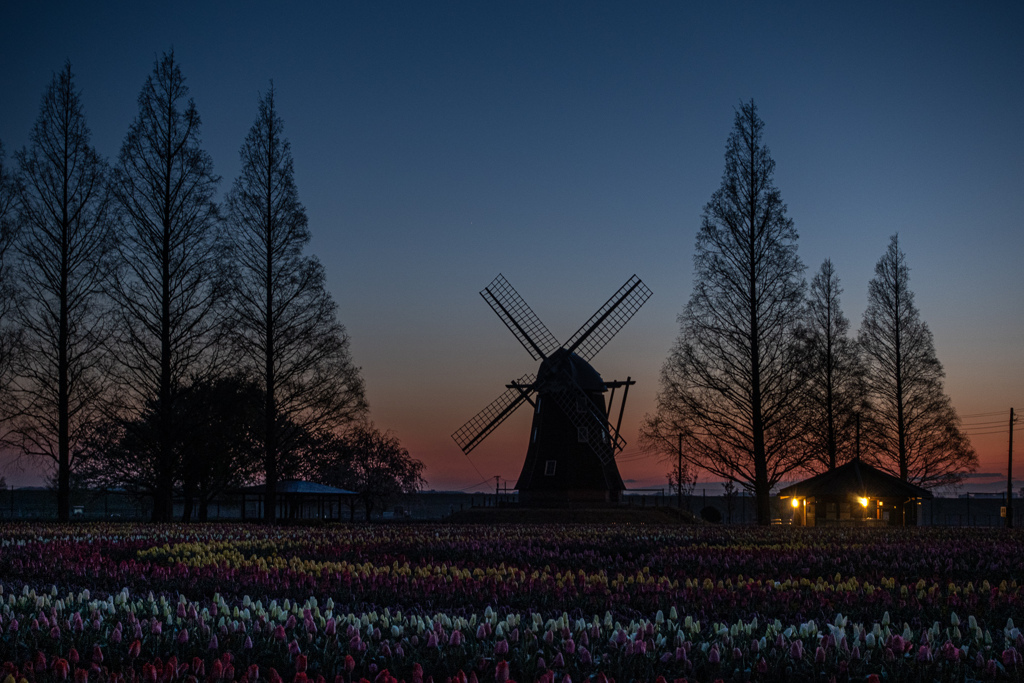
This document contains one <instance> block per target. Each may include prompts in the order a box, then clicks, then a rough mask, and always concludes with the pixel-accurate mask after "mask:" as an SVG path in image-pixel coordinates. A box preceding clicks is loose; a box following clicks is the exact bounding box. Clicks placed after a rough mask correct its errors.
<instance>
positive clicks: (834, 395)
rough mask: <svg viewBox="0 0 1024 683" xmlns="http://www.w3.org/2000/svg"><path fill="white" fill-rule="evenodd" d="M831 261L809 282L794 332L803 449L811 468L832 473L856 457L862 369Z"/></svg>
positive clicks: (861, 407)
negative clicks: (801, 381)
mask: <svg viewBox="0 0 1024 683" xmlns="http://www.w3.org/2000/svg"><path fill="white" fill-rule="evenodd" d="M842 292H843V289H842V287H840V286H839V277H838V276H837V275H836V272H835V268H834V267H833V265H832V261H831V260H829V259H826V260H825V262H824V263H822V264H821V268H820V269H819V270H818V272H817V274H816V275H815V276H814V279H813V280H812V281H811V287H810V295H809V297H808V301H807V310H806V316H805V319H804V322H803V324H802V325H801V326H800V328H799V330H798V334H799V337H800V341H801V344H802V351H803V355H802V358H801V363H800V367H801V369H802V371H803V372H804V373H805V374H806V378H807V385H806V403H805V405H806V409H807V412H806V424H807V442H806V443H807V449H808V452H809V453H810V455H811V456H812V458H813V459H812V461H811V463H810V465H811V467H812V468H814V469H816V470H819V471H820V470H822V469H829V470H831V469H835V468H836V466H838V465H841V464H843V463H845V462H847V461H848V460H850V459H852V458H853V457H854V456H855V454H856V433H857V420H858V419H859V415H860V414H861V413H862V412H863V410H864V405H863V402H864V388H863V377H864V369H863V364H862V363H861V360H860V354H859V351H858V349H857V343H856V342H855V341H854V340H853V339H851V338H850V336H849V330H850V321H849V320H848V319H847V318H846V316H845V315H844V314H843V310H842V308H841V307H840V305H839V296H840V294H842Z"/></svg>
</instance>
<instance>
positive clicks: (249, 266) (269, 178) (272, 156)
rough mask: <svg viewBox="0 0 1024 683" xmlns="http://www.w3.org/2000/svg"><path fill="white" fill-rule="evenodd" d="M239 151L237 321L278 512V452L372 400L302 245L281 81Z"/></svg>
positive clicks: (305, 236) (234, 202)
mask: <svg viewBox="0 0 1024 683" xmlns="http://www.w3.org/2000/svg"><path fill="white" fill-rule="evenodd" d="M241 160H242V170H241V174H240V175H239V177H238V179H236V180H235V183H234V186H233V187H232V189H231V192H230V194H229V195H228V198H227V211H228V220H229V223H230V226H231V228H232V230H231V239H232V247H233V248H232V255H233V258H234V263H235V266H236V269H237V271H236V272H237V276H236V277H235V278H233V281H234V287H233V294H234V301H233V307H232V308H233V313H234V315H235V319H234V320H233V322H232V325H231V329H232V330H233V335H232V337H233V340H234V342H235V343H236V345H237V348H238V349H239V350H240V352H241V357H242V358H243V361H244V362H245V363H246V364H247V365H248V367H249V368H250V369H251V370H252V372H253V373H255V376H257V377H258V378H259V383H260V385H261V388H262V390H263V395H264V401H265V404H264V411H263V412H264V418H263V434H262V437H263V438H262V444H261V447H262V450H263V461H264V474H265V478H266V487H267V488H266V505H265V506H264V514H265V519H266V521H267V522H274V521H275V517H276V513H277V505H276V491H277V482H278V479H279V476H280V471H279V470H280V460H281V458H282V457H283V456H284V455H285V454H286V453H287V451H288V450H289V448H291V447H293V446H294V440H295V437H297V436H298V435H299V434H305V433H310V432H312V433H315V432H320V431H324V430H327V431H331V430H336V429H338V428H341V427H343V426H344V425H346V424H347V423H348V422H350V421H352V420H354V419H355V418H356V417H358V416H359V415H360V414H361V413H363V412H364V411H365V409H366V402H365V399H364V396H363V383H362V380H361V379H360V377H359V370H358V368H356V367H355V366H354V365H353V363H352V359H351V355H350V353H349V343H348V337H347V335H346V334H345V328H344V327H342V325H340V324H339V323H338V321H337V319H336V318H335V305H334V302H333V301H332V300H331V297H330V294H328V293H327V290H326V288H325V286H324V270H323V266H321V265H320V262H319V261H317V259H316V258H315V257H312V256H305V255H303V253H302V250H303V248H304V247H305V246H306V244H307V243H308V242H309V230H308V227H307V220H306V211H305V209H304V208H303V206H302V204H300V203H299V199H298V192H297V190H296V187H295V180H294V171H293V162H292V155H291V148H290V145H289V143H288V140H287V139H286V138H285V137H284V122H283V121H282V119H281V117H280V116H279V115H278V113H277V109H276V107H275V102H274V89H273V86H271V89H270V91H269V92H268V93H267V94H266V95H265V96H264V97H263V98H262V99H261V100H260V102H259V115H258V116H257V117H256V121H255V123H253V125H252V128H251V129H250V130H249V134H248V136H247V137H246V139H245V143H244V144H243V145H242V150H241ZM295 428H297V429H295Z"/></svg>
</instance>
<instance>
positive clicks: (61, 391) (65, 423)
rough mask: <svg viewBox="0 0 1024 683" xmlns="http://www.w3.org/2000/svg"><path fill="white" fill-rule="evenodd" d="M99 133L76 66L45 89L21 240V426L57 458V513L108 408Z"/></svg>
mask: <svg viewBox="0 0 1024 683" xmlns="http://www.w3.org/2000/svg"><path fill="white" fill-rule="evenodd" d="M89 138H90V132H89V128H88V126H87V125H86V122H85V114H84V112H83V109H82V102H81V97H80V95H79V92H78V91H77V90H76V89H75V84H74V75H73V74H72V72H71V65H70V64H69V63H66V64H65V65H64V68H63V70H61V72H60V73H59V74H55V75H54V77H53V80H52V81H51V82H50V85H49V87H48V88H47V90H46V93H45V95H44V96H43V101H42V105H41V107H40V112H39V118H38V119H36V123H35V126H34V127H33V129H32V135H31V138H30V144H29V147H28V148H26V149H23V150H21V151H20V152H18V154H17V159H18V163H19V166H20V180H21V182H20V183H19V202H18V203H19V214H18V215H19V223H20V225H21V228H20V234H19V238H18V241H17V251H18V256H19V268H18V280H19V282H20V284H21V287H22V291H23V298H22V301H21V304H20V305H19V307H18V318H19V322H20V325H21V327H22V329H23V330H24V332H25V335H26V338H25V347H24V348H25V352H24V353H23V354H21V356H20V362H19V363H18V378H17V380H16V381H15V391H16V393H17V395H18V402H19V414H18V418H17V420H16V422H15V431H16V433H17V435H18V441H19V442H20V446H21V449H22V452H23V453H25V454H26V455H28V456H30V457H38V458H42V459H44V460H45V461H47V462H48V463H49V464H51V465H52V466H53V469H54V470H55V472H56V477H55V479H56V482H57V516H58V518H59V519H61V520H67V519H69V518H70V514H71V472H72V470H73V468H74V464H75V457H76V453H77V451H78V449H79V448H80V446H81V444H82V443H83V441H84V439H85V437H86V436H87V435H88V433H89V431H90V430H91V429H92V428H93V427H94V425H95V424H96V422H97V421H98V419H99V418H100V415H101V405H100V401H101V399H102V397H103V394H104V391H105V389H106V384H107V382H106V375H107V373H106V371H105V370H106V368H105V364H106V358H107V354H106V353H105V348H104V347H105V345H106V343H107V342H108V340H109V334H110V325H109V324H108V323H107V321H108V318H109V316H107V315H106V310H107V305H106V304H107V298H106V294H105V292H106V289H107V287H108V286H109V284H110V278H111V274H112V267H113V259H112V258H111V255H112V253H113V250H114V238H115V232H114V223H113V220H112V215H111V211H110V195H109V191H108V186H107V173H108V171H107V165H106V163H105V162H104V161H103V160H102V159H101V158H100V156H99V155H98V154H97V153H96V151H95V150H94V149H93V148H92V146H91V145H90V144H89Z"/></svg>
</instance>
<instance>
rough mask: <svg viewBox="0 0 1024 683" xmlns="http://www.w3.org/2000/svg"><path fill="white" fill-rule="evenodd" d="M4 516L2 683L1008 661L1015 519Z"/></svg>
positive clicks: (491, 675) (892, 670) (882, 668)
mask: <svg viewBox="0 0 1024 683" xmlns="http://www.w3.org/2000/svg"><path fill="white" fill-rule="evenodd" d="M0 531H2V533H0V539H2V540H0V577H3V580H2V581H0V590H2V593H0V603H2V606H0V662H5V664H4V667H5V670H4V671H3V672H0V679H3V680H0V683H19V681H20V679H22V678H24V679H25V680H26V681H27V683H34V682H35V681H50V680H53V681H63V680H66V679H68V678H73V679H74V680H75V681H76V682H77V683H86V681H114V682H116V683H119V682H120V681H130V682H132V683H135V682H136V681H145V682H146V683H156V682H157V681H161V682H163V681H178V680H180V681H183V683H198V682H199V681H243V680H244V681H249V682H250V683H257V681H271V682H273V683H277V681H278V680H283V681H295V683H303V682H304V681H317V680H319V679H320V678H323V680H324V681H336V682H337V683H351V682H352V681H358V680H359V679H361V678H365V679H367V680H369V681H374V682H375V683H387V681H389V680H391V679H398V680H404V681H409V682H411V681H417V680H427V679H431V678H432V679H433V680H434V681H438V682H439V681H444V680H447V679H453V680H461V679H465V680H472V679H476V680H478V681H492V680H493V681H504V680H518V681H538V680H543V681H570V682H571V681H577V682H578V681H583V680H594V681H597V680H603V679H605V678H607V679H616V680H618V681H630V680H652V681H653V680H656V679H657V678H658V677H659V676H661V677H663V678H665V679H666V680H669V681H671V680H676V679H683V678H685V679H688V680H691V681H693V680H696V681H709V682H710V681H714V680H716V679H719V678H721V679H723V680H731V679H739V680H779V679H781V678H784V677H788V678H795V680H800V679H808V680H811V679H816V678H819V677H822V678H824V679H825V680H828V679H830V678H835V679H836V680H865V679H866V678H868V677H869V676H872V675H878V676H882V677H884V678H885V679H886V680H965V679H968V678H975V679H986V678H987V679H1000V678H1002V679H1018V680H1020V679H1022V676H1024V669H1022V667H1021V661H1020V653H1021V652H1024V637H1022V635H1021V632H1020V630H1019V629H1018V628H1017V627H1016V626H1015V625H1014V620H1016V621H1017V622H1018V623H1020V622H1021V619H1022V617H1024V615H1022V614H1021V612H1022V610H1021V604H1022V601H1024V588H1022V587H1021V586H1020V585H1019V583H1018V580H1019V579H1020V578H1021V577H1020V569H1019V568H1020V560H1019V558H1020V557H1021V556H1024V553H1022V552H1021V551H1022V550H1024V548H1022V537H1021V535H1020V534H1019V533H1018V534H1010V535H1007V534H1005V533H1002V534H996V533H993V532H980V533H965V532H957V533H954V534H950V533H948V532H947V533H942V534H939V533H935V532H928V531H918V530H910V531H882V532H878V531H877V530H875V531H855V532H851V531H847V530H804V531H801V532H799V533H795V534H794V533H793V531H794V530H791V529H742V530H735V531H723V530H721V529H705V528H688V529H671V528H658V527H654V528H646V527H642V526H641V527H622V526H618V527H616V526H609V527H599V526H579V527H572V526H558V527H555V526H549V527H544V526H541V527H504V528H497V529H485V528H479V527H452V526H406V527H383V526H359V527H348V526H340V527H326V528H316V529H311V528H306V529H287V530H283V531H281V530H269V529H263V528H260V527H246V526H230V527H229V526H212V525H211V526H203V527H194V526H188V527H176V526H166V527H147V526H103V525H97V526H70V527H33V526H8V527H2V528H0ZM921 557H925V558H928V561H929V564H928V565H927V567H925V566H924V565H922V563H921ZM887 561H888V562H889V564H888V565H887V564H886V562H887ZM818 569H821V570H826V569H827V570H828V571H821V572H818V571H816V570H818ZM958 615H963V616H962V618H961V616H958ZM7 677H10V678H11V679H12V680H10V681H8V680H6V679H7Z"/></svg>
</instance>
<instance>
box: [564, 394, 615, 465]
mask: <svg viewBox="0 0 1024 683" xmlns="http://www.w3.org/2000/svg"><path fill="white" fill-rule="evenodd" d="M554 396H555V401H556V402H557V403H558V407H559V408H561V409H562V412H564V413H565V415H566V416H567V417H568V418H569V420H570V421H571V422H572V423H573V426H575V427H576V429H577V430H578V434H579V436H580V440H581V441H583V440H585V441H586V442H587V443H588V444H590V446H591V448H593V449H594V452H595V453H597V457H598V460H600V461H601V464H602V465H607V464H608V463H610V462H611V461H613V460H614V459H615V455H616V454H617V453H618V452H619V451H621V450H622V449H623V448H625V447H626V440H625V439H623V438H622V436H621V435H619V433H618V432H617V431H616V430H615V428H614V427H612V426H611V424H609V423H608V420H606V419H605V417H604V415H602V414H601V413H600V412H598V411H597V409H596V408H595V407H594V404H593V403H592V402H591V400H590V398H589V397H588V396H587V394H586V392H584V391H583V390H582V389H580V387H579V385H577V384H576V383H575V382H569V383H568V384H567V386H566V387H565V388H564V390H561V391H557V392H555V393H554ZM609 437H610V441H609Z"/></svg>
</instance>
